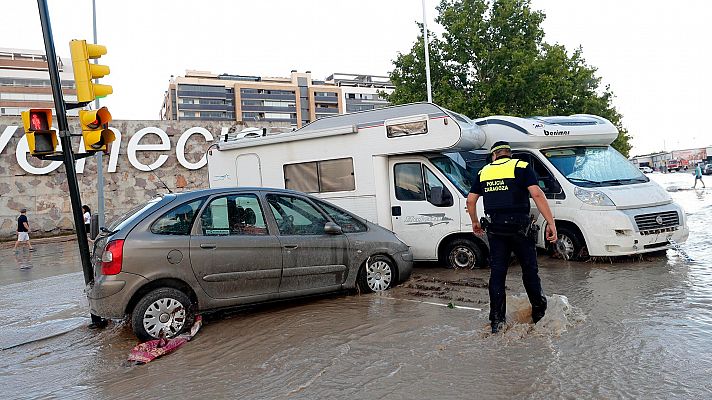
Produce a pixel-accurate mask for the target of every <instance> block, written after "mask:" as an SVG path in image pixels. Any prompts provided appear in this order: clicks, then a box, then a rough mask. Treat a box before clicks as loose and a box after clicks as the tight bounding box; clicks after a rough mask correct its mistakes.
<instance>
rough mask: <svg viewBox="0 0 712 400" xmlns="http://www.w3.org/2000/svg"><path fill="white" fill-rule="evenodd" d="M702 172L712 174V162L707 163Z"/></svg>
mask: <svg viewBox="0 0 712 400" xmlns="http://www.w3.org/2000/svg"><path fill="white" fill-rule="evenodd" d="M702 173H703V174H704V175H712V164H705V166H704V168H702Z"/></svg>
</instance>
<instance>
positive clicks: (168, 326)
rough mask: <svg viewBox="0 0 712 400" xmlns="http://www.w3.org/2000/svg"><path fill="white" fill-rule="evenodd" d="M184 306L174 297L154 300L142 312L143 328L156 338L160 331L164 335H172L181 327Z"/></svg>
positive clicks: (183, 319) (183, 321)
mask: <svg viewBox="0 0 712 400" xmlns="http://www.w3.org/2000/svg"><path fill="white" fill-rule="evenodd" d="M183 324H185V307H184V306H183V304H181V303H180V302H179V301H178V300H176V299H171V298H163V299H159V300H156V301H154V302H153V303H152V304H151V305H150V306H149V307H148V309H147V310H146V312H145V313H144V314H143V328H144V329H145V330H146V332H147V333H148V334H149V335H151V336H153V337H155V338H158V337H160V336H161V331H163V334H164V335H165V336H166V337H169V338H170V337H173V336H175V335H177V334H178V332H180V331H181V329H183Z"/></svg>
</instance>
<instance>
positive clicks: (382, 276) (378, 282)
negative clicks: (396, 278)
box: [366, 261, 391, 292]
mask: <svg viewBox="0 0 712 400" xmlns="http://www.w3.org/2000/svg"><path fill="white" fill-rule="evenodd" d="M366 283H367V284H368V287H369V289H371V290H373V291H374V292H381V291H384V290H386V289H388V286H390V284H391V266H390V265H388V263H387V262H385V261H376V262H374V263H371V264H369V265H368V266H366Z"/></svg>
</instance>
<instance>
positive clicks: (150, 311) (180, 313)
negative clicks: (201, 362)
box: [131, 287, 195, 342]
mask: <svg viewBox="0 0 712 400" xmlns="http://www.w3.org/2000/svg"><path fill="white" fill-rule="evenodd" d="M194 319H195V311H194V308H193V302H192V301H191V300H190V298H189V297H188V296H187V295H186V294H185V293H183V292H181V291H180V290H178V289H174V288H168V287H165V288H160V289H154V290H152V291H150V292H148V293H147V294H145V295H144V296H143V297H142V298H141V300H139V301H138V303H136V306H135V307H134V309H133V311H132V312H131V327H132V328H133V331H134V333H135V334H136V337H138V338H139V340H141V341H142V342H143V341H146V340H152V339H158V338H159V337H160V333H161V331H163V332H164V335H165V337H167V338H172V337H175V336H177V335H180V334H181V333H183V332H184V331H186V330H188V329H190V327H191V326H192V325H193V321H194Z"/></svg>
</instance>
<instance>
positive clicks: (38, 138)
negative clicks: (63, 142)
mask: <svg viewBox="0 0 712 400" xmlns="http://www.w3.org/2000/svg"><path fill="white" fill-rule="evenodd" d="M22 125H23V126H24V128H25V137H26V138H27V146H28V147H29V148H30V154H32V155H33V156H40V155H47V154H52V153H54V152H55V151H56V150H57V146H58V141H57V134H56V132H55V131H54V130H52V129H51V127H52V110H51V109H46V108H43V109H36V108H35V109H30V110H28V111H23V112H22Z"/></svg>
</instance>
